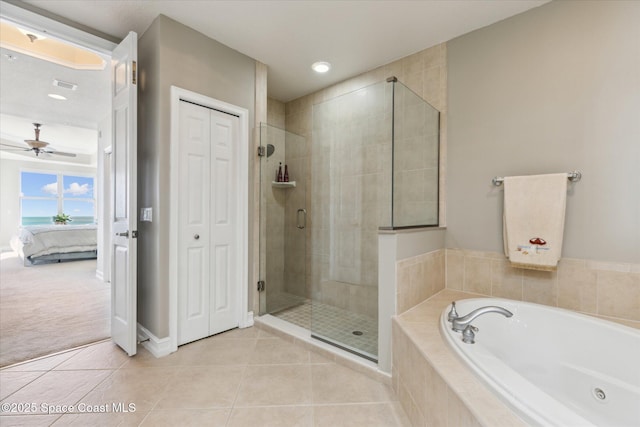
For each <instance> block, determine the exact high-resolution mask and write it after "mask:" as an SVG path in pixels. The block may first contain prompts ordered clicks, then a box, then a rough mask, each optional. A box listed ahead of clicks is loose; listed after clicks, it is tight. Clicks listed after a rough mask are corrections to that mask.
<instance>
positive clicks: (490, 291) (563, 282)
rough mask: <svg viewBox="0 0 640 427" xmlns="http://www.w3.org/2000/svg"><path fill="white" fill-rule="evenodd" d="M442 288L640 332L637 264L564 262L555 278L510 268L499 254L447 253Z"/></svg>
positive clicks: (554, 275) (563, 260)
mask: <svg viewBox="0 0 640 427" xmlns="http://www.w3.org/2000/svg"><path fill="white" fill-rule="evenodd" d="M446 287H447V289H453V290H462V291H466V292H473V293H477V294H482V295H490V296H495V297H500V298H508V299H514V300H521V301H528V302H534V303H538V304H544V305H549V306H553V307H561V308H566V309H569V310H574V311H578V312H582V313H586V314H591V315H596V316H602V317H606V318H608V319H609V320H613V321H616V322H619V323H624V324H627V325H629V326H633V327H636V328H640V264H625V263H610V262H596V261H588V260H581V259H567V258H563V259H561V260H560V262H559V264H558V270H557V271H554V272H544V271H534V270H524V269H518V268H513V267H511V266H510V265H509V261H508V260H507V259H506V258H505V256H504V255H503V254H501V253H497V252H478V251H467V250H462V249H447V250H446Z"/></svg>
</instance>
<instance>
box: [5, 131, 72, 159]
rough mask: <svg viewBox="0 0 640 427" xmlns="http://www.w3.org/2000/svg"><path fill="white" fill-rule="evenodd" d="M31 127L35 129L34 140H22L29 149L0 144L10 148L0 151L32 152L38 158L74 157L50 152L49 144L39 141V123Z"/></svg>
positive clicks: (53, 151) (60, 152)
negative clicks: (40, 156) (50, 156)
mask: <svg viewBox="0 0 640 427" xmlns="http://www.w3.org/2000/svg"><path fill="white" fill-rule="evenodd" d="M33 125H34V126H35V127H36V128H35V133H36V139H25V140H24V142H25V143H26V144H27V145H28V146H29V148H23V147H17V146H15V145H9V144H0V145H1V146H3V147H10V148H9V149H7V148H2V150H3V151H33V152H34V153H36V157H38V156H39V155H40V154H55V155H56V156H67V157H76V155H75V154H74V153H65V152H64V151H55V150H52V149H51V148H47V146H48V145H49V143H48V142H45V141H41V140H40V126H42V125H41V124H40V123H34V124H33Z"/></svg>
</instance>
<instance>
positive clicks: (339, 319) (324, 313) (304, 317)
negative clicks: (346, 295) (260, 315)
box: [272, 300, 378, 359]
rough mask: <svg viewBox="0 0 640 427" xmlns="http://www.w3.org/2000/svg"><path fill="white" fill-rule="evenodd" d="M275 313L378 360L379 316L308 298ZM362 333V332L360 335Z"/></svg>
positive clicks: (274, 314) (281, 317) (320, 335)
mask: <svg viewBox="0 0 640 427" xmlns="http://www.w3.org/2000/svg"><path fill="white" fill-rule="evenodd" d="M272 315H273V316H276V317H278V318H280V319H282V320H285V321H287V322H289V323H293V324H294V325H297V326H300V327H302V328H305V329H309V330H311V332H312V333H313V335H316V336H319V337H321V338H324V339H327V340H329V341H331V342H334V343H336V344H339V345H341V346H343V347H345V348H347V349H349V350H352V351H355V352H357V353H364V355H365V356H368V357H370V358H374V359H377V354H378V320H377V319H374V318H372V317H368V316H363V315H361V314H355V313H351V312H349V311H347V310H344V309H341V308H338V307H334V306H332V305H328V304H322V303H318V302H314V303H313V304H312V303H311V300H304V301H302V302H300V303H299V305H297V306H295V307H290V308H287V309H284V310H281V311H278V312H276V313H272ZM312 325H313V328H312ZM354 332H356V334H354ZM359 332H361V333H362V334H361V335H360V334H358V333H359Z"/></svg>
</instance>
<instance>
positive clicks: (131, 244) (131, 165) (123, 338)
mask: <svg viewBox="0 0 640 427" xmlns="http://www.w3.org/2000/svg"><path fill="white" fill-rule="evenodd" d="M137 51H138V36H137V34H136V33H134V32H130V33H129V35H128V36H127V37H126V38H125V39H124V40H123V41H122V43H121V44H120V45H119V46H118V47H117V48H116V49H115V50H114V51H113V56H112V63H111V67H112V68H111V69H112V88H113V93H112V96H113V99H112V116H113V126H114V128H113V144H112V150H113V162H112V173H111V177H112V196H113V202H112V206H113V214H112V215H111V219H110V221H111V232H112V233H113V234H112V237H113V238H112V239H111V246H112V248H111V255H112V259H113V263H112V265H111V269H112V270H111V339H112V340H113V341H114V342H115V343H116V344H117V345H119V346H120V347H122V349H123V350H125V351H126V352H127V354H129V356H133V355H134V354H136V346H137V336H136V328H137V317H136V303H137V301H136V296H137V284H136V274H137V271H136V262H137V246H136V242H137V241H136V234H135V233H136V228H137V221H136V219H137V218H136V206H137V203H136V197H137V135H136V132H137V129H136V119H137V117H136V116H137V86H136V79H137V76H136V75H135V65H134V64H135V62H136V61H137Z"/></svg>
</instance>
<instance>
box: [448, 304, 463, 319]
mask: <svg viewBox="0 0 640 427" xmlns="http://www.w3.org/2000/svg"><path fill="white" fill-rule="evenodd" d="M458 317H460V316H459V315H458V312H457V311H456V302H455V301H452V302H451V310H449V313H448V314H447V321H449V322H453V319H457V318H458Z"/></svg>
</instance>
